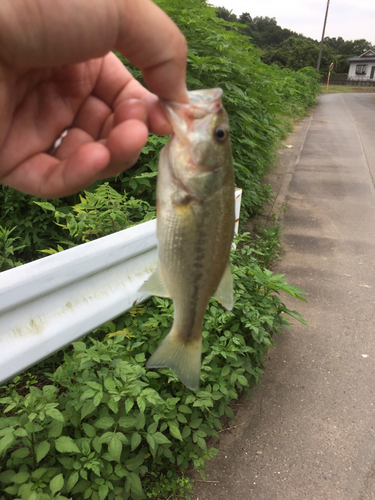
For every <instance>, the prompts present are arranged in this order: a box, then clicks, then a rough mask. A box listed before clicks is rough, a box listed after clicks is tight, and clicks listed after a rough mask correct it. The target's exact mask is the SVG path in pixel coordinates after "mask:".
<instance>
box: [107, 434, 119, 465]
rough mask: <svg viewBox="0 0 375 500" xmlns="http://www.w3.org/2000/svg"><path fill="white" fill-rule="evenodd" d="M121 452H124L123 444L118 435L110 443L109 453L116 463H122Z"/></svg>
mask: <svg viewBox="0 0 375 500" xmlns="http://www.w3.org/2000/svg"><path fill="white" fill-rule="evenodd" d="M121 452H122V442H121V440H120V439H119V438H118V437H117V436H116V434H114V436H113V437H112V439H111V440H110V441H109V443H108V453H109V454H110V455H111V457H112V459H113V460H116V462H120V459H121Z"/></svg>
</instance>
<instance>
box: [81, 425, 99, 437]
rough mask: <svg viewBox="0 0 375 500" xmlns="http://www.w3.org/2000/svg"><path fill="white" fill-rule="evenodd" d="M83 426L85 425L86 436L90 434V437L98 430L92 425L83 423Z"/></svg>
mask: <svg viewBox="0 0 375 500" xmlns="http://www.w3.org/2000/svg"><path fill="white" fill-rule="evenodd" d="M82 427H83V430H84V431H85V434H86V436H88V437H90V438H91V437H94V436H95V434H96V431H95V428H94V427H93V426H92V425H90V424H86V423H83V424H82Z"/></svg>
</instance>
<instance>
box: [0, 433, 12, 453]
mask: <svg viewBox="0 0 375 500" xmlns="http://www.w3.org/2000/svg"><path fill="white" fill-rule="evenodd" d="M13 442H14V436H13V433H11V434H7V435H6V436H4V437H3V438H1V439H0V454H1V453H2V452H3V451H5V450H6V449H7V448H9V446H10V445H11V444H12V443H13Z"/></svg>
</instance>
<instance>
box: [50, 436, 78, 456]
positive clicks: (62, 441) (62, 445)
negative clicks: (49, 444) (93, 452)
mask: <svg viewBox="0 0 375 500" xmlns="http://www.w3.org/2000/svg"><path fill="white" fill-rule="evenodd" d="M55 447H56V450H57V451H59V452H60V453H81V452H80V450H79V448H78V446H77V445H76V444H75V442H74V441H73V439H72V438H71V437H69V436H60V437H59V438H58V439H56V441H55Z"/></svg>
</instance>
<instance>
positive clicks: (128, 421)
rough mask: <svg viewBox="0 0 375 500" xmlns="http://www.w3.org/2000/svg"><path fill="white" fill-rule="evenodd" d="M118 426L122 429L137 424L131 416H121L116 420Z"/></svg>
mask: <svg viewBox="0 0 375 500" xmlns="http://www.w3.org/2000/svg"><path fill="white" fill-rule="evenodd" d="M118 423H119V426H120V427H123V428H124V429H131V428H132V427H135V425H136V424H137V419H136V418H135V417H133V416H126V417H121V418H120V419H119V421H118Z"/></svg>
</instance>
